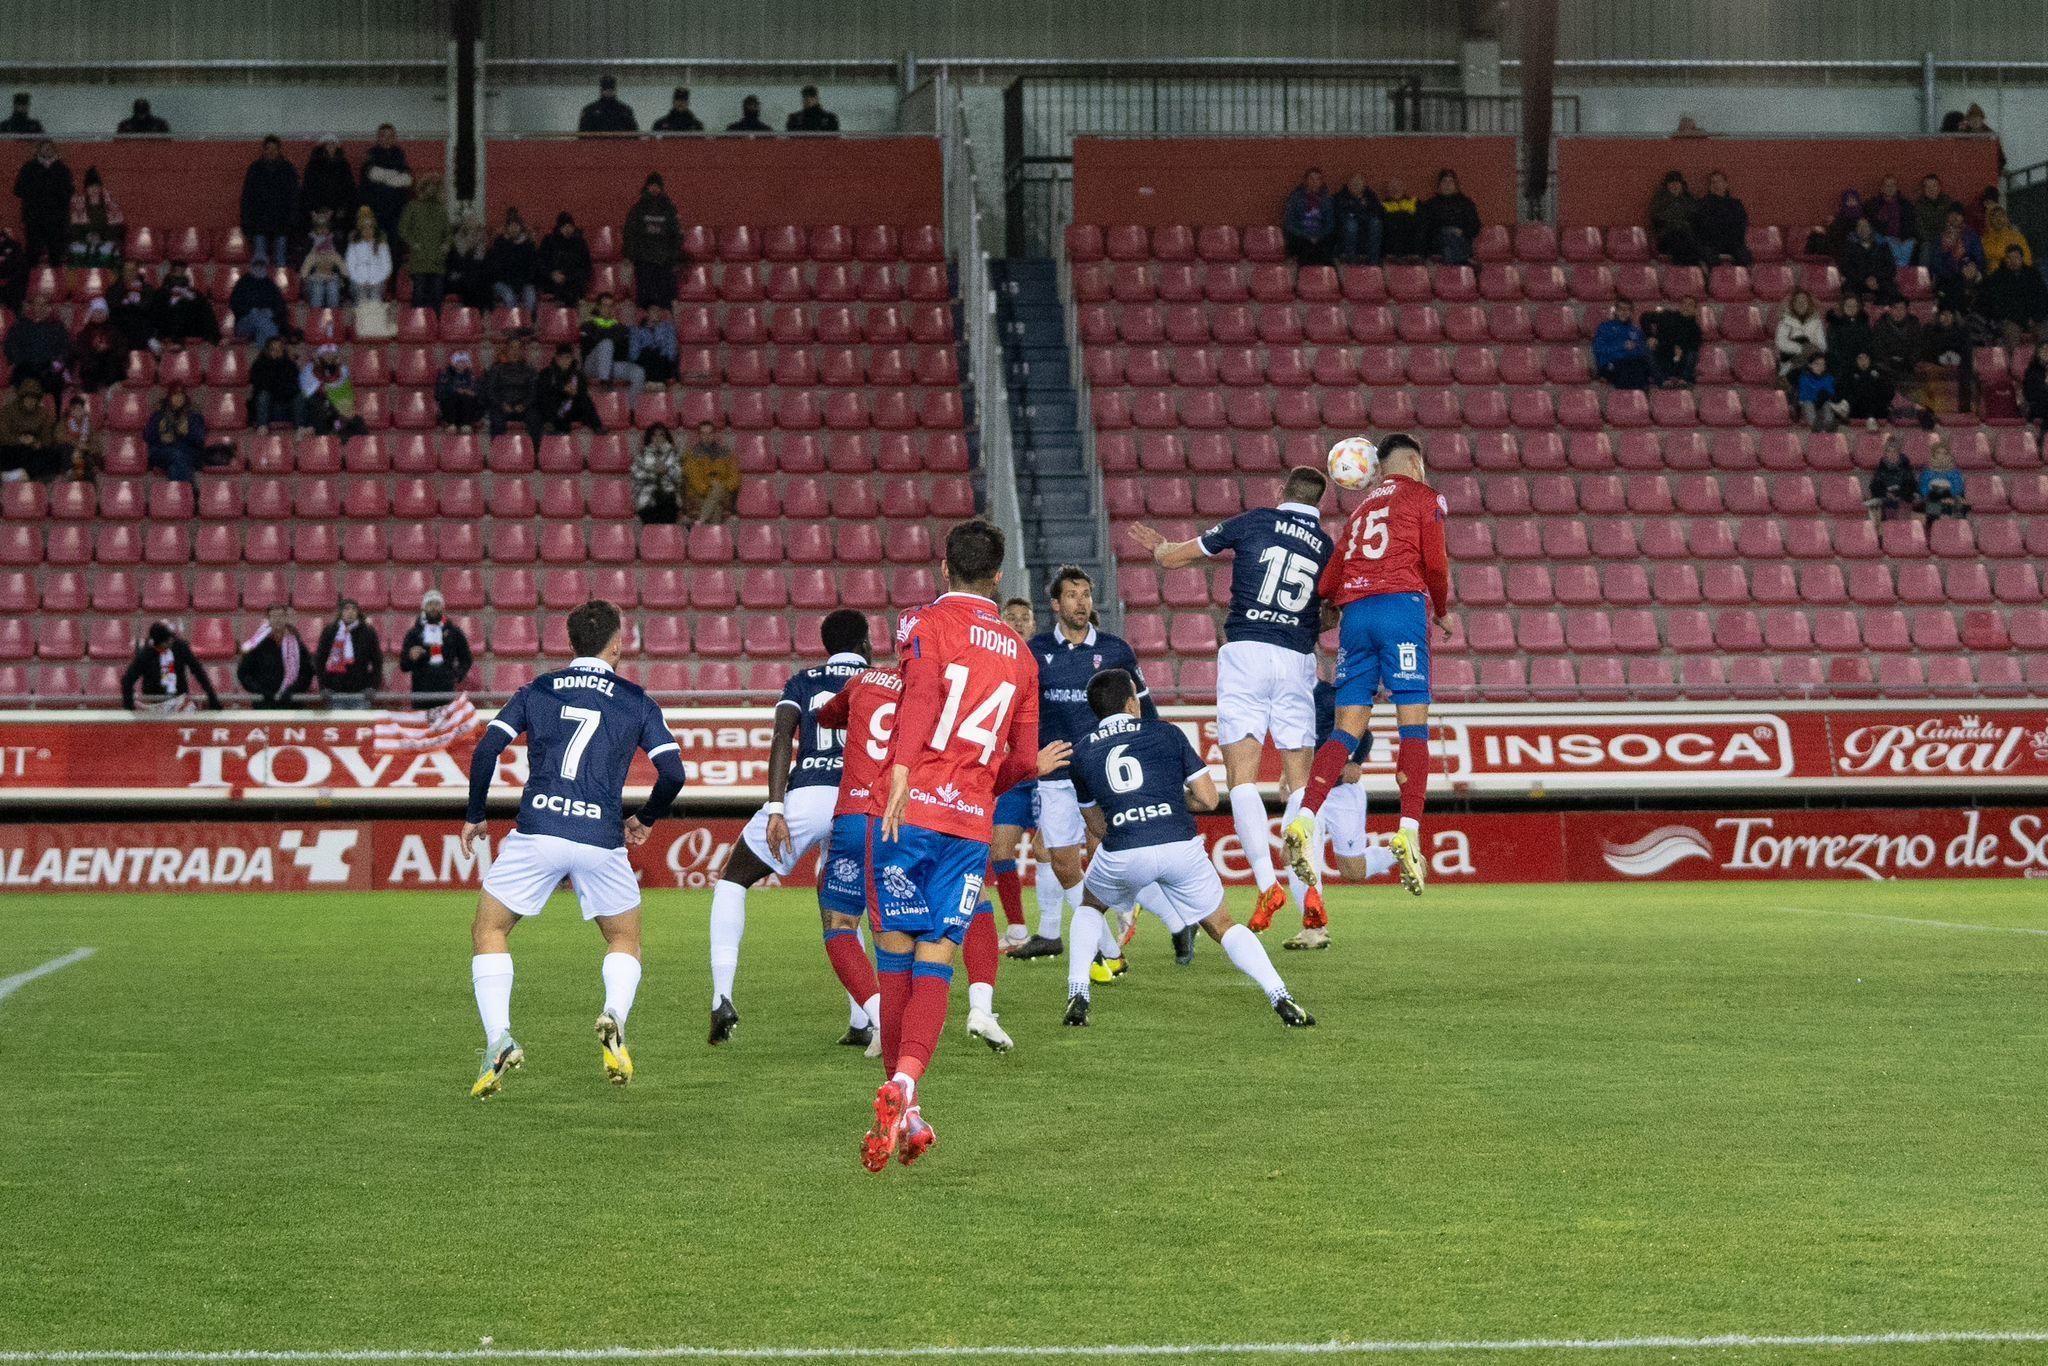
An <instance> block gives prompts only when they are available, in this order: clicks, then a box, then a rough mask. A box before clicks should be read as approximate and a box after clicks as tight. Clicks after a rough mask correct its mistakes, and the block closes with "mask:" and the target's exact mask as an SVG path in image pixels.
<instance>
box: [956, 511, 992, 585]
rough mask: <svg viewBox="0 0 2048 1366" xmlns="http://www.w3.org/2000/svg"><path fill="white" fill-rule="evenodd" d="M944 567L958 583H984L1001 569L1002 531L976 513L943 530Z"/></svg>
mask: <svg viewBox="0 0 2048 1366" xmlns="http://www.w3.org/2000/svg"><path fill="white" fill-rule="evenodd" d="M946 568H947V569H948V570H949V571H950V572H951V574H952V576H953V579H954V580H955V582H958V583H987V582H989V581H990V580H992V579H994V578H995V576H996V575H997V574H999V573H1001V572H1002V568H1003V533H1002V532H1001V531H1000V530H999V529H998V528H997V527H996V525H995V524H994V523H993V522H985V521H983V520H982V519H981V518H979V517H976V518H974V519H972V520H971V521H966V522H962V523H960V525H958V526H956V527H954V528H953V529H952V530H951V531H949V532H947V533H946Z"/></svg>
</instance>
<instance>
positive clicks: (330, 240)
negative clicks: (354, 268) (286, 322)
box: [299, 206, 348, 308]
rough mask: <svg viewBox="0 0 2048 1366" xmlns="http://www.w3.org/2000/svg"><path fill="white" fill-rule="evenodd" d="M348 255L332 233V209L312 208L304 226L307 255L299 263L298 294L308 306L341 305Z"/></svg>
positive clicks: (329, 306) (331, 306) (325, 306)
mask: <svg viewBox="0 0 2048 1366" xmlns="http://www.w3.org/2000/svg"><path fill="white" fill-rule="evenodd" d="M347 274H348V258H347V257H345V256H343V255H342V250H341V243H340V241H339V240H337V238H336V237H335V232H334V213H333V211H332V210H331V209H328V208H326V207H324V206H323V207H321V208H317V209H315V210H313V220H312V225H311V226H310V227H309V228H308V229H307V238H306V259H305V260H304V261H303V262H302V263H301V264H300V266H299V294H300V296H301V297H303V298H304V299H305V301H306V307H308V308H340V307H341V285H342V281H343V280H344V279H346V278H347Z"/></svg>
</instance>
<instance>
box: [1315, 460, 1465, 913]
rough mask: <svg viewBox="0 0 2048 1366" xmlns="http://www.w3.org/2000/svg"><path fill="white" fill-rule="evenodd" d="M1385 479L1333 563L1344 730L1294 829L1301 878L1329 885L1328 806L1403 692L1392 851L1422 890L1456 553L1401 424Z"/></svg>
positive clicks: (1325, 584) (1356, 512)
mask: <svg viewBox="0 0 2048 1366" xmlns="http://www.w3.org/2000/svg"><path fill="white" fill-rule="evenodd" d="M1380 470H1381V473H1382V475H1383V476H1384V477H1383V478H1382V479H1381V480H1380V482H1379V483H1377V484H1375V485H1374V486H1373V487H1372V489H1371V490H1370V491H1368V492H1367V493H1366V495H1365V501H1364V502H1362V503H1360V504H1359V505H1358V506H1357V507H1356V508H1354V509H1353V510H1352V513H1351V517H1350V519H1349V520H1348V521H1346V522H1345V524H1344V529H1343V531H1342V532H1340V533H1339V534H1338V537H1337V551H1336V554H1335V555H1333V556H1332V557H1331V559H1330V562H1329V564H1328V566H1326V567H1325V568H1324V570H1323V579H1322V584H1321V592H1322V595H1323V599H1324V601H1325V602H1326V603H1328V604H1329V606H1327V607H1326V608H1325V609H1324V615H1325V616H1326V617H1328V616H1329V615H1330V614H1331V613H1332V611H1336V612H1338V613H1341V616H1340V617H1339V620H1340V621H1341V623H1342V626H1341V634H1340V635H1339V637H1338V649H1339V652H1340V653H1339V656H1338V660H1337V716H1336V729H1335V730H1333V731H1332V732H1331V733H1330V738H1329V739H1327V740H1325V741H1324V742H1323V744H1322V747H1321V748H1319V749H1318V750H1317V751H1316V756H1315V763H1314V764H1313V765H1312V766H1311V768H1310V770H1309V780H1308V791H1307V793H1306V794H1305V795H1304V796H1303V798H1302V803H1301V812H1300V814H1298V815H1296V816H1295V817H1294V818H1293V819H1292V820H1290V821H1288V822H1287V825H1286V827H1285V829H1284V830H1283V831H1282V836H1283V838H1284V841H1285V844H1286V847H1287V858H1288V861H1289V862H1290V863H1292V864H1293V866H1294V871H1295V875H1296V876H1298V877H1299V878H1300V879H1301V880H1302V882H1304V883H1305V884H1307V885H1308V886H1310V887H1313V886H1315V885H1316V883H1317V869H1316V865H1315V860H1314V859H1313V858H1312V857H1311V856H1310V855H1311V852H1312V851H1311V848H1310V845H1311V844H1312V842H1313V840H1314V838H1315V828H1316V821H1315V818H1316V813H1317V812H1319V811H1321V810H1322V807H1323V799H1324V798H1326V797H1328V796H1329V794H1330V789H1331V788H1332V787H1334V786H1335V785H1336V783H1337V781H1338V779H1339V778H1341V777H1342V776H1343V773H1344V767H1345V765H1346V764H1349V763H1350V762H1352V759H1353V756H1354V755H1355V753H1356V751H1357V749H1358V742H1359V741H1360V740H1361V739H1363V738H1364V736H1365V729H1366V723H1367V721H1368V720H1370V718H1371V716H1372V703H1373V697H1374V695H1375V694H1376V693H1377V692H1378V691H1379V688H1380V685H1381V684H1382V683H1384V684H1385V685H1386V688H1387V691H1388V693H1389V694H1391V695H1392V697H1393V699H1394V715H1395V718H1396V720H1397V721H1398V722H1399V723H1400V737H1401V744H1400V747H1399V749H1398V750H1397V751H1396V752H1395V777H1396V781H1397V782H1398V783H1399V785H1400V789H1401V828H1400V829H1399V830H1397V831H1395V832H1394V837H1393V839H1392V840H1391V841H1390V842H1389V844H1388V848H1389V849H1390V850H1391V851H1392V852H1393V855H1394V863H1395V866H1396V867H1397V868H1398V869H1399V870H1400V873H1401V885H1402V886H1404V887H1406V888H1407V889H1408V890H1409V891H1410V892H1413V893H1414V894H1415V895H1416V896H1421V895H1422V884H1423V860H1422V847H1421V841H1422V835H1421V823H1422V806H1423V802H1424V800H1425V798H1426V797H1427V795H1428V788H1429V624H1430V620H1431V618H1434V619H1435V621H1436V624H1437V625H1438V626H1439V627H1440V628H1443V629H1445V630H1448V629H1449V627H1450V618H1449V617H1448V616H1447V615H1446V612H1447V611H1448V610H1449V604H1450V561H1449V558H1448V556H1446V555H1445V553H1444V516H1445V514H1446V511H1447V509H1446V507H1445V504H1444V500H1443V498H1442V496H1441V495H1439V494H1437V493H1436V492H1435V491H1434V490H1432V489H1431V488H1430V487H1429V485H1428V484H1426V483H1424V482H1423V474H1424V470H1423V465H1422V447H1421V445H1420V444H1418V443H1417V442H1416V440H1415V438H1414V437H1412V436H1409V435H1408V434H1407V433H1405V432H1396V433H1394V434H1393V435H1391V436H1389V437H1387V438H1386V439H1385V440H1383V441H1381V442H1380Z"/></svg>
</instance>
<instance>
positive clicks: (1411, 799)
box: [1394, 738, 1429, 822]
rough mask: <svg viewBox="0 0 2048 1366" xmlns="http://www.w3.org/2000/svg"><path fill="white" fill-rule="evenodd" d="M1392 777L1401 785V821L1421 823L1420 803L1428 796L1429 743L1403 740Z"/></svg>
mask: <svg viewBox="0 0 2048 1366" xmlns="http://www.w3.org/2000/svg"><path fill="white" fill-rule="evenodd" d="M1394 776H1395V781H1397V782H1398V783H1400V785H1401V819H1402V820H1404V821H1417V822H1419V821H1421V819H1422V803H1423V801H1424V800H1425V799H1427V797H1428V796H1429V741H1427V740H1413V739H1405V738H1404V739H1403V740H1402V741H1401V747H1400V750H1399V752H1398V754H1397V756H1396V759H1395V768H1394Z"/></svg>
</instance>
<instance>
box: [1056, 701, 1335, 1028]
mask: <svg viewBox="0 0 2048 1366" xmlns="http://www.w3.org/2000/svg"><path fill="white" fill-rule="evenodd" d="M1087 696H1088V707H1089V710H1090V712H1091V713H1092V714H1093V715H1094V716H1095V717H1096V718H1097V722H1096V725H1095V728H1094V729H1093V730H1091V731H1090V732H1089V733H1088V734H1087V735H1085V736H1083V737H1082V739H1081V742H1080V743H1079V744H1078V745H1076V746H1075V747H1074V758H1073V782H1074V793H1075V795H1076V796H1077V797H1078V798H1079V799H1080V801H1081V804H1082V806H1081V809H1082V813H1083V815H1084V817H1085V819H1086V820H1087V822H1088V828H1089V830H1090V831H1091V832H1092V833H1093V834H1094V835H1095V836H1096V838H1097V839H1099V840H1101V841H1102V844H1101V847H1100V848H1098V849H1097V850H1096V851H1095V855H1094V857H1093V858H1091V859H1089V861H1088V872H1087V875H1086V877H1085V879H1084V880H1083V882H1082V884H1081V893H1082V895H1081V904H1080V906H1078V907H1076V908H1075V911H1074V923H1073V925H1072V927H1071V931H1072V935H1073V945H1074V947H1073V948H1072V949H1071V950H1070V951H1069V953H1068V955H1067V1015H1066V1022H1067V1023H1068V1024H1070V1025H1085V1024H1087V1023H1088V1009H1089V1001H1088V983H1089V979H1090V977H1091V975H1092V974H1091V973H1090V971H1089V962H1088V955H1087V953H1086V951H1085V947H1084V946H1085V945H1086V944H1087V942H1088V936H1089V935H1090V934H1091V933H1093V932H1095V931H1097V930H1098V929H1099V927H1100V926H1101V924H1102V916H1103V912H1104V911H1105V910H1112V909H1118V908H1128V907H1131V906H1133V905H1135V904H1136V899H1137V896H1138V894H1139V892H1141V891H1144V892H1146V893H1147V906H1146V909H1148V910H1150V911H1151V912H1152V913H1153V914H1155V915H1157V916H1158V917H1159V918H1160V919H1161V920H1163V921H1165V922H1166V928H1167V929H1169V930H1171V931H1173V932H1174V933H1176V934H1178V933H1180V932H1182V931H1184V930H1189V929H1192V928H1194V927H1195V926H1196V925H1200V926H1201V927H1202V928H1203V929H1204V930H1206V931H1208V934H1209V937H1210V938H1211V939H1213V940H1215V941H1216V942H1217V943H1218V944H1220V945H1222V946H1223V951H1224V952H1225V953H1227V954H1229V955H1230V961H1231V962H1232V963H1234V964H1236V965H1237V967H1238V969H1239V971H1241V972H1243V973H1244V974H1245V975H1246V976H1247V977H1249V978H1251V979H1252V980H1253V981H1254V982H1257V983H1258V984H1259V988H1260V990H1262V991H1264V992H1265V993H1266V999H1267V1000H1268V1001H1270V1002H1271V1003H1272V1006H1273V1011H1274V1013H1275V1014H1277V1015H1278V1016H1279V1017H1280V1022H1281V1023H1282V1024H1284V1025H1287V1026H1288V1027H1289V1028H1305V1027H1308V1026H1310V1025H1313V1024H1314V1023H1315V1022H1316V1020H1315V1016H1313V1015H1311V1014H1309V1013H1308V1012H1307V1011H1305V1010H1303V1009H1302V1008H1301V1007H1300V1006H1298V1005H1296V1004H1295V1003H1294V999H1293V998H1292V997H1291V996H1289V995H1288V994H1287V984H1286V983H1284V982H1282V981H1281V980H1280V974H1279V973H1277V972H1275V971H1274V970H1273V961H1272V959H1270V958H1268V957H1267V956H1266V947H1265V945H1263V944H1261V943H1260V942H1259V940H1258V937H1257V936H1256V935H1254V934H1253V933H1252V932H1251V931H1250V930H1249V929H1247V928H1245V927H1244V926H1243V925H1239V924H1237V923H1236V922H1234V921H1233V920H1231V918H1230V915H1229V913H1228V912H1226V911H1225V910H1224V909H1223V879H1222V878H1220V877H1218V876H1217V875H1216V865H1215V864H1214V863H1211V862H1210V861H1209V851H1208V849H1207V848H1206V847H1205V846H1204V845H1203V843H1202V836H1201V833H1200V832H1199V831H1197V830H1196V829H1195V818H1194V815H1193V814H1192V810H1191V807H1192V808H1193V809H1194V810H1202V811H1213V810H1215V809H1216V802H1217V798H1216V780H1215V779H1214V778H1212V777H1210V776H1209V766H1208V765H1207V764H1205V763H1203V762H1202V756H1201V755H1199V754H1197V753H1195V747H1194V746H1193V745H1191V744H1189V743H1188V737H1187V735H1186V734H1185V733H1184V732H1183V731H1182V730H1181V729H1180V727H1178V726H1176V725H1174V724H1173V723H1172V722H1170V721H1162V720H1159V719H1158V718H1157V717H1152V718H1149V719H1148V718H1147V717H1145V716H1144V715H1143V713H1142V712H1141V710H1140V708H1139V703H1138V688H1137V683H1136V681H1135V680H1133V679H1132V677H1131V676H1130V674H1128V673H1126V672H1125V671H1124V670H1122V669H1105V670H1104V671H1102V672H1101V673H1099V674H1097V675H1095V677H1094V678H1092V679H1090V680H1089V682H1088V687H1087ZM1191 795H1192V801H1191V800H1190V796H1191ZM1155 883H1156V884H1157V887H1156V888H1154V884H1155Z"/></svg>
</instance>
